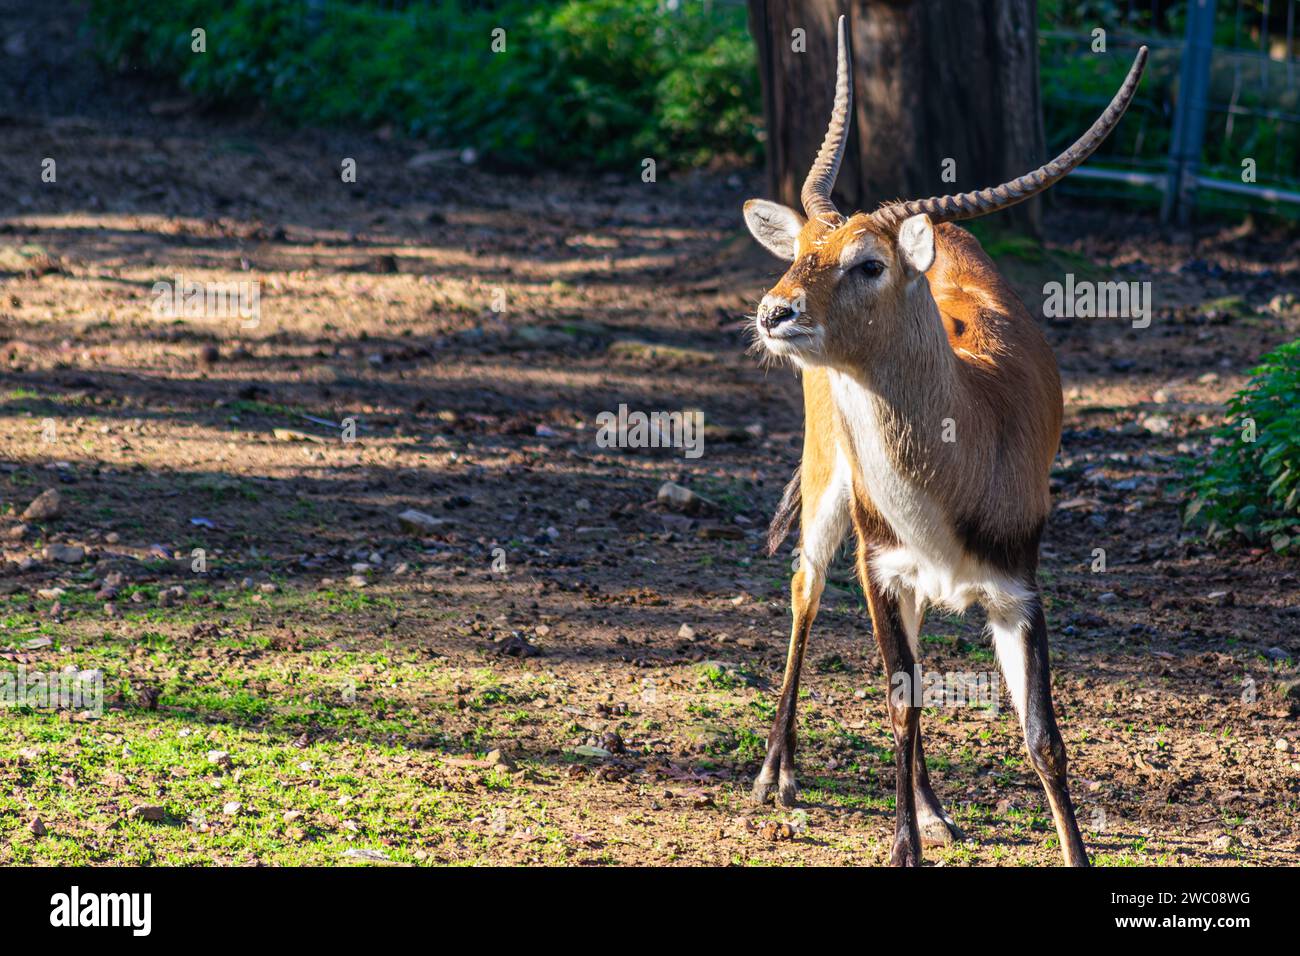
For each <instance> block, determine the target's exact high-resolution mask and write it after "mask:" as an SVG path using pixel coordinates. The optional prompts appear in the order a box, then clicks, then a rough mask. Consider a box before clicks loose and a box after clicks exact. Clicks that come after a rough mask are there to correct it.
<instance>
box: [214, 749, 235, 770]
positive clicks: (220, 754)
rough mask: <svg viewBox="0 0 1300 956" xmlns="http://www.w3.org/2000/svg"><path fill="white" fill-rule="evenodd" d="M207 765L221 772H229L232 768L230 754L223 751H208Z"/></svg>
mask: <svg viewBox="0 0 1300 956" xmlns="http://www.w3.org/2000/svg"><path fill="white" fill-rule="evenodd" d="M208 763H210V764H213V765H214V766H217V767H220V768H221V769H222V770H229V769H230V768H231V766H232V761H231V759H230V754H229V753H227V752H226V751H224V750H209V751H208Z"/></svg>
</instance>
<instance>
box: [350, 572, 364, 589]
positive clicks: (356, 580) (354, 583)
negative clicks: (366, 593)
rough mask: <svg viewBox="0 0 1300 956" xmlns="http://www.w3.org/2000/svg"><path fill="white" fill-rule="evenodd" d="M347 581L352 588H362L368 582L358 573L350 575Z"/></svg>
mask: <svg viewBox="0 0 1300 956" xmlns="http://www.w3.org/2000/svg"><path fill="white" fill-rule="evenodd" d="M347 581H348V585H349V586H350V587H354V588H363V587H365V586H366V585H367V584H368V583H369V582H368V581H366V579H365V578H363V577H362V576H361V575H359V574H353V575H350V576H349V577H348V579H347Z"/></svg>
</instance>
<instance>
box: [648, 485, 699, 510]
mask: <svg viewBox="0 0 1300 956" xmlns="http://www.w3.org/2000/svg"><path fill="white" fill-rule="evenodd" d="M655 500H656V501H658V502H659V503H660V504H661V505H663V506H664V507H666V508H670V509H672V510H673V511H680V512H682V513H683V514H695V513H696V512H697V511H700V510H701V509H702V508H704V507H706V506H707V505H708V504H709V503H710V502H709V501H708V499H706V498H703V497H701V496H700V495H697V494H696V493H695V492H693V491H691V489H689V488H683V487H682V486H681V485H679V484H676V483H675V482H671V481H665V482H664V483H663V484H662V485H660V486H659V492H658V494H656V495H655Z"/></svg>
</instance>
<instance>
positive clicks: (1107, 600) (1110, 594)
mask: <svg viewBox="0 0 1300 956" xmlns="http://www.w3.org/2000/svg"><path fill="white" fill-rule="evenodd" d="M1118 600H1119V595H1118V594H1116V593H1115V592H1114V591H1107V592H1106V593H1105V594H1103V595H1101V596H1100V597H1098V598H1097V602H1098V603H1099V604H1114V603H1115V602H1116V601H1118Z"/></svg>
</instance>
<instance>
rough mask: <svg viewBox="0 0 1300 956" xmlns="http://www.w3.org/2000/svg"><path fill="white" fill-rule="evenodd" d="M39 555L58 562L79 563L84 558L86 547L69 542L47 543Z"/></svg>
mask: <svg viewBox="0 0 1300 956" xmlns="http://www.w3.org/2000/svg"><path fill="white" fill-rule="evenodd" d="M41 557H43V558H44V559H45V560H46V561H58V562H59V563H60V564H80V563H81V562H82V561H84V560H86V549H85V548H82V547H80V546H78V545H71V544H47V545H46V546H45V547H44V548H42V549H41Z"/></svg>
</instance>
